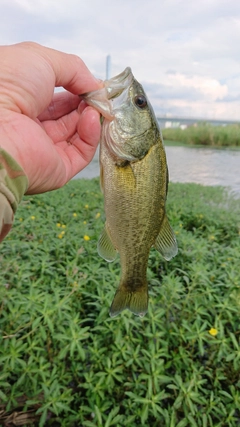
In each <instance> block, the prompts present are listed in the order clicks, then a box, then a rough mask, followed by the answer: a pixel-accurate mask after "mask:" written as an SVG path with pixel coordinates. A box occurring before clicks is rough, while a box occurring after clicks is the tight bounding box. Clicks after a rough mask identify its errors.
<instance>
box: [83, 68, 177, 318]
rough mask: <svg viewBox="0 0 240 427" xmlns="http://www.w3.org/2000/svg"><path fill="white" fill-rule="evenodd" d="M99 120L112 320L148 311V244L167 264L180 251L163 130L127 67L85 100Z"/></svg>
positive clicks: (102, 243)
mask: <svg viewBox="0 0 240 427" xmlns="http://www.w3.org/2000/svg"><path fill="white" fill-rule="evenodd" d="M84 99H85V102H86V103H87V104H88V105H91V106H93V107H94V108H96V109H97V110H98V111H99V112H100V113H101V115H102V116H103V122H102V129H101V138H100V184H101V189H102V192H103V195H104V209H105V215H106V222H105V226H104V229H103V231H102V233H101V235H100V238H99V241H98V245H97V249H98V254H99V255H100V256H101V257H102V258H103V259H105V260H106V261H108V262H112V261H114V260H115V258H116V257H117V254H118V253H119V256H120V264H121V276H120V284H119V286H118V288H117V290H116V293H115V296H114V299H113V302H112V304H111V308H110V316H112V317H114V316H117V315H118V314H119V313H121V312H122V311H123V310H125V309H129V310H130V311H131V312H132V313H134V314H135V315H138V316H140V317H143V316H144V315H145V314H146V312H147V310H148V282H147V265H148V258H149V253H150V250H151V248H152V246H153V247H154V248H155V249H156V250H157V251H158V252H159V253H160V254H161V255H162V256H163V258H164V259H166V260H170V259H171V258H172V257H174V256H175V255H176V254H177V252H178V246H177V241H176V237H175V234H174V232H173V230H172V228H171V225H170V223H169V220H168V218H167V214H166V199H167V192H168V180H169V179H168V166H167V160H166V154H165V149H164V145H163V139H162V135H161V130H160V128H159V124H158V121H157V118H156V116H155V113H154V111H153V108H152V106H151V104H150V102H149V100H148V98H147V95H146V93H145V91H144V89H143V87H142V85H141V84H140V83H139V82H138V81H137V80H136V79H135V77H134V76H133V73H132V70H131V68H130V67H127V68H126V69H125V70H124V71H123V72H122V73H120V74H119V75H117V76H115V77H112V78H111V79H109V80H106V81H105V82H104V84H103V88H101V89H99V90H97V91H92V92H89V93H87V94H85V96H84Z"/></svg>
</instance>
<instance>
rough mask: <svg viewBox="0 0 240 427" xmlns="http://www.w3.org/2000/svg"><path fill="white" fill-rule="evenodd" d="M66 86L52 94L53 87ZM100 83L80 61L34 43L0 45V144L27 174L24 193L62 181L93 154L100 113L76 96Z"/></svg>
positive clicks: (61, 183) (55, 186)
mask: <svg viewBox="0 0 240 427" xmlns="http://www.w3.org/2000/svg"><path fill="white" fill-rule="evenodd" d="M58 86H62V87H64V88H65V89H66V91H64V92H61V93H56V94H54V88H55V87H58ZM100 87H101V83H100V82H99V81H97V80H96V79H95V78H94V77H93V76H92V74H91V73H90V71H89V70H88V69H87V67H86V65H85V64H84V63H83V61H82V60H81V59H80V58H79V57H77V56H75V55H69V54H66V53H63V52H59V51H56V50H53V49H49V48H46V47H43V46H41V45H38V44H36V43H31V42H25V43H19V44H16V45H12V46H1V47H0V147H2V148H3V149H4V150H5V151H7V152H8V153H9V154H10V155H11V156H12V157H13V158H14V159H15V160H16V161H17V163H19V165H20V166H21V167H22V168H23V170H24V172H25V174H26V175H27V178H28V181H29V186H28V190H27V194H36V193H42V192H45V191H49V190H53V189H56V188H59V187H61V186H63V185H64V184H65V183H66V182H67V181H69V180H70V179H71V178H72V177H73V176H74V175H76V173H78V172H79V171H80V170H81V169H83V168H84V167H85V166H86V165H87V164H88V163H89V162H90V161H91V160H92V158H93V155H94V153H95V151H96V147H97V143H98V141H99V138H100V119H99V113H98V112H97V111H96V110H94V109H93V108H92V107H88V106H86V104H85V103H84V101H81V98H80V97H79V96H78V95H79V94H81V93H85V92H88V91H92V90H96V89H99V88H100Z"/></svg>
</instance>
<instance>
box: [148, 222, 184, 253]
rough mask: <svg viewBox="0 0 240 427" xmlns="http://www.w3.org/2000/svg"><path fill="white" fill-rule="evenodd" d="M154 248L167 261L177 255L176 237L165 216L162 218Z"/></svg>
mask: <svg viewBox="0 0 240 427" xmlns="http://www.w3.org/2000/svg"><path fill="white" fill-rule="evenodd" d="M154 247H155V248H156V249H157V251H158V252H160V254H161V255H162V256H163V257H164V258H165V259H166V260H167V261H169V260H170V259H171V258H173V257H174V256H175V255H177V252H178V247H177V241H176V237H175V234H174V232H173V230H172V228H171V225H170V224H169V221H168V218H167V216H166V215H165V216H164V218H163V221H162V224H161V229H160V232H159V234H158V236H157V238H156V241H155V244H154Z"/></svg>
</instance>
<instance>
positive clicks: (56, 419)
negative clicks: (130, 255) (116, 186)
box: [0, 179, 240, 427]
mask: <svg viewBox="0 0 240 427" xmlns="http://www.w3.org/2000/svg"><path fill="white" fill-rule="evenodd" d="M167 208H168V214H169V217H170V222H171V224H172V226H173V228H174V230H175V232H176V235H177V239H178V245H179V254H178V255H177V256H176V257H175V258H174V259H173V260H172V261H170V262H166V261H164V260H163V259H162V258H161V256H160V255H159V254H158V253H157V252H156V251H155V250H154V249H152V251H151V254H150V258H149V268H148V279H149V295H150V300H149V312H148V314H147V315H146V316H145V317H144V318H143V319H141V318H138V317H136V316H134V315H132V314H131V313H129V312H127V311H125V312H123V313H122V314H121V315H119V316H118V317H116V318H114V319H112V318H110V317H109V314H108V311H109V307H110V304H111V301H112V298H113V295H114V292H115V289H116V286H117V284H118V282H119V274H120V266H119V260H116V261H115V262H114V263H110V264H108V263H106V262H105V261H104V260H102V259H101V258H100V257H99V256H98V254H97V251H96V244H97V240H98V237H99V234H100V232H101V230H102V227H103V224H104V213H103V198H102V194H101V193H100V190H99V181H98V179H93V180H76V181H71V182H70V183H69V184H68V185H66V186H65V187H64V188H62V189H61V190H58V191H55V192H50V193H47V194H43V195H39V196H34V197H32V196H31V197H25V198H24V200H23V202H22V204H21V206H20V207H19V209H18V212H17V215H16V218H15V224H14V227H13V229H12V231H11V233H10V234H9V235H8V237H7V238H6V239H5V240H4V242H2V244H1V250H0V265H1V271H0V330H1V335H0V425H2V426H16V425H26V426H29V425H33V426H40V427H41V426H54V427H59V426H63V427H81V426H84V427H96V426H97V427H100V426H104V427H109V426H117V427H118V426H119V427H125V426H129V427H137V426H151V427H159V426H161V427H165V426H166V427H185V426H192V427H208V426H210V427H213V426H214V427H220V426H221V427H227V426H229V427H236V426H239V425H240V321H239V313H240V267H239V266H240V262H239V261H240V234H239V233H240V201H239V200H236V199H233V198H232V197H231V196H229V195H228V192H227V191H225V190H223V189H222V188H219V187H203V186H200V185H195V184H170V186H169V197H168V205H167Z"/></svg>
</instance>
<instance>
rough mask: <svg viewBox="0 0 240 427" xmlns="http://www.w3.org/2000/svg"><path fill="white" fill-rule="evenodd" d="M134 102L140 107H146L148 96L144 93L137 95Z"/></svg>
mask: <svg viewBox="0 0 240 427" xmlns="http://www.w3.org/2000/svg"><path fill="white" fill-rule="evenodd" d="M134 102H135V104H136V106H137V107H139V108H145V107H146V105H147V100H146V97H145V96H144V95H137V96H135V98H134Z"/></svg>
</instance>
